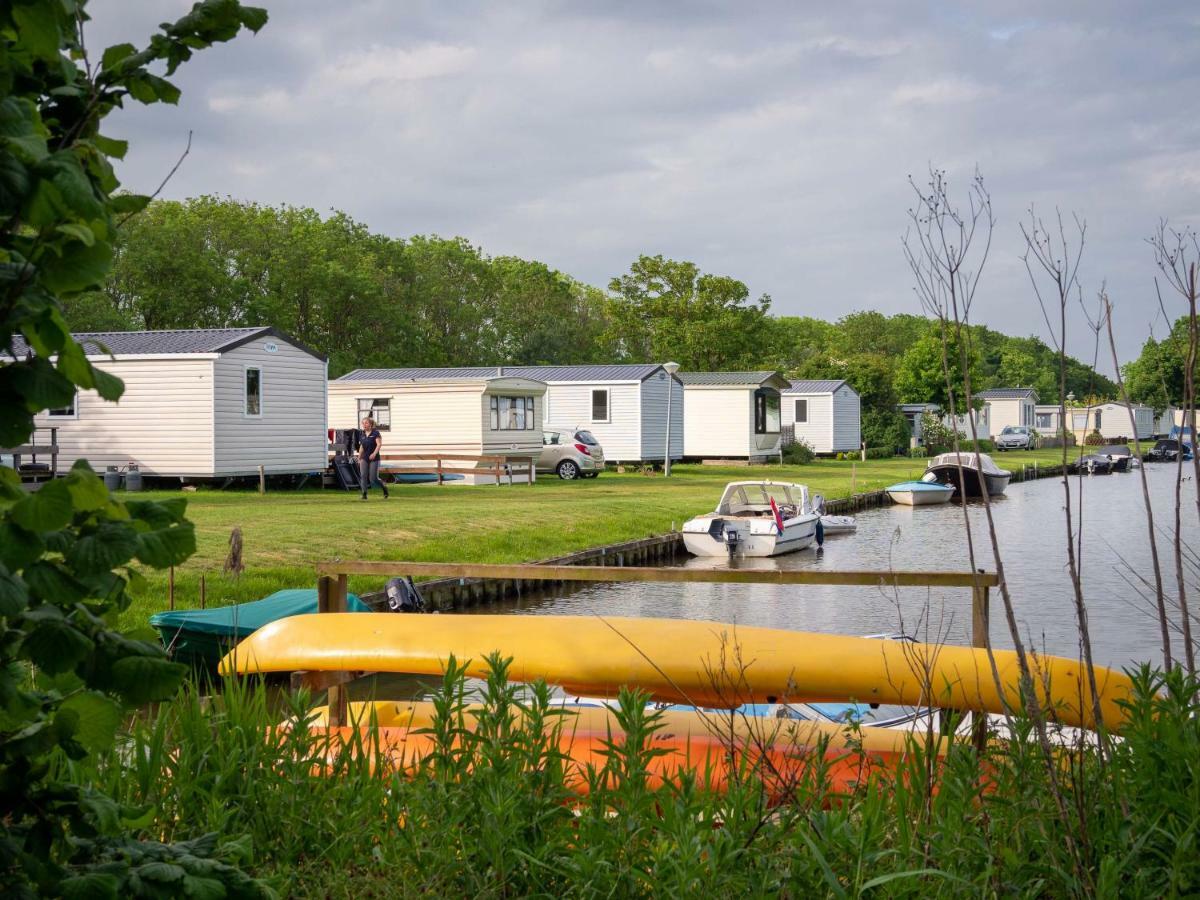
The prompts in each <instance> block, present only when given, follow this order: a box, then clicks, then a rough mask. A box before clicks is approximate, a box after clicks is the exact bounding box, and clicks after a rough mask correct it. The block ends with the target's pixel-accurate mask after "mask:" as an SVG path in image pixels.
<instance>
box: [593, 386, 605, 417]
mask: <svg viewBox="0 0 1200 900" xmlns="http://www.w3.org/2000/svg"><path fill="white" fill-rule="evenodd" d="M608 420H609V419H608V388H599V389H597V390H594V391H592V421H593V422H607V421H608Z"/></svg>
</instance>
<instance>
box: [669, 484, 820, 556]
mask: <svg viewBox="0 0 1200 900" xmlns="http://www.w3.org/2000/svg"><path fill="white" fill-rule="evenodd" d="M820 521H821V517H820V515H819V514H818V513H816V512H815V511H814V510H813V508H812V505H811V502H810V500H809V496H808V488H807V487H805V486H804V485H802V484H787V483H783V482H775V481H733V482H730V483H729V484H728V485H726V486H725V492H724V493H723V494H722V495H721V502H720V503H719V504H717V508H716V509H715V510H714V511H713V512H711V513H706V514H704V515H702V516H696V517H695V518H694V519H689V520H688V521H687V522H684V523H683V543H684V546H685V547H687V549H688V552H689V553H692V554H694V555H695V556H726V555H728V556H779V555H780V554H782V553H791V552H793V551H795V550H803V549H804V548H806V547H809V546H811V545H812V543H813V541H815V540H816V539H817V528H818V525H819V523H820Z"/></svg>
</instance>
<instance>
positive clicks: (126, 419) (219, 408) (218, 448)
mask: <svg viewBox="0 0 1200 900" xmlns="http://www.w3.org/2000/svg"><path fill="white" fill-rule="evenodd" d="M74 337H75V340H76V341H77V342H79V343H80V344H81V345H82V346H83V348H84V350H85V352H86V353H87V355H88V359H89V360H91V362H92V364H93V365H95V366H96V367H97V368H98V369H100V370H102V371H104V372H107V373H108V374H110V375H115V376H116V377H118V378H120V379H121V380H122V381H123V382H125V393H124V395H123V396H122V397H121V399H120V401H118V402H117V403H109V402H108V401H106V400H104V399H102V398H101V397H100V396H99V395H98V394H97V393H96V392H95V391H79V392H78V393H77V394H76V395H75V398H74V400H73V401H72V402H71V403H70V404H69V405H67V406H65V407H62V408H60V409H53V410H50V411H48V412H44V413H41V414H39V415H38V416H37V417H36V418H35V420H34V423H35V425H36V427H38V428H41V429H44V428H56V429H57V439H58V445H59V468H60V470H61V469H62V468H65V467H69V466H70V465H71V464H72V463H74V462H75V460H77V459H86V460H88V462H89V463H91V465H92V468H94V469H96V470H97V471H103V470H104V469H106V468H108V467H110V466H115V467H118V468H128V467H130V466H136V467H137V468H138V469H139V470H140V471H141V472H142V473H143V474H145V475H154V476H164V477H171V478H188V479H192V478H195V479H203V478H224V477H232V476H239V475H253V474H257V472H258V470H259V466H262V468H263V470H264V471H265V472H267V473H268V474H287V473H310V472H320V471H322V470H323V469H324V468H325V465H326V435H325V387H326V383H327V366H326V360H325V357H324V356H322V355H321V354H319V353H316V352H314V351H313V350H310V349H309V348H307V347H305V346H304V345H303V344H301V343H300V342H299V341H297V340H296V339H295V338H292V337H290V336H288V335H286V334H284V333H283V332H281V331H277V330H276V329H274V328H266V327H262V328H202V329H189V330H180V331H126V332H104V333H84V334H76V335H74ZM14 351H15V352H16V353H17V354H18V355H22V354H24V353H26V352H27V351H28V348H27V347H26V346H25V345H24V342H23V341H22V340H21V339H20V338H17V339H16V341H15V347H14Z"/></svg>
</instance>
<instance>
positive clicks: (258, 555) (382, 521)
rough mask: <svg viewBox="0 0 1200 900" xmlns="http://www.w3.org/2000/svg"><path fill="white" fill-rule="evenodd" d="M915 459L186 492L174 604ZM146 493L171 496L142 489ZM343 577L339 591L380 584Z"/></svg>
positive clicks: (681, 513)
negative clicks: (366, 487) (231, 558)
mask: <svg viewBox="0 0 1200 900" xmlns="http://www.w3.org/2000/svg"><path fill="white" fill-rule="evenodd" d="M1060 454H1061V451H1059V450H1040V451H1034V452H1028V453H1026V452H1014V453H1004V454H996V458H997V459H998V461H999V462H1000V464H1001V465H1003V466H1004V467H1006V468H1010V469H1020V467H1021V465H1022V464H1024V463H1032V462H1033V461H1034V460H1037V461H1039V462H1040V463H1042V464H1048V463H1055V462H1058V461H1059V460H1060V459H1061V456H1060ZM923 469H924V461H923V460H920V459H906V458H899V457H898V458H895V459H887V460H868V461H866V462H855V463H851V462H850V461H836V460H817V461H814V462H812V463H810V464H808V465H804V466H782V467H781V466H755V467H753V468H745V467H727V468H726V467H714V466H675V467H674V468H673V470H672V476H671V478H669V479H667V478H663V477H662V476H661V475H660V476H645V475H637V474H625V475H617V474H615V473H613V472H608V473H605V474H603V475H601V476H600V477H599V478H595V479H585V480H582V481H574V482H563V481H559V480H558V479H557V478H545V479H544V480H539V481H538V482H537V483H536V484H535V485H534V486H533V487H529V486H527V485H514V486H512V487H508V486H503V487H496V486H494V485H489V486H478V487H475V486H465V485H446V486H443V487H438V486H437V485H396V486H394V487H393V488H392V489H391V490H392V496H391V499H390V500H387V501H386V502H385V501H384V500H383V499H382V498H381V496H380V494H379V492H378V491H375V492H373V493H372V495H371V499H370V500H369V501H367V502H365V503H364V502H363V501H361V500H360V499H359V498H358V494H356V493H347V492H343V491H339V490H324V491H322V490H305V491H299V492H289V491H285V490H280V491H273V492H270V493H268V494H266V495H265V496H260V495H259V494H257V493H255V492H251V491H231V490H230V491H219V490H206V489H201V490H199V491H197V492H195V493H192V494H187V495H186V496H187V497H188V517H189V518H190V519H191V520H192V521H193V522H194V523H195V525H196V539H197V552H196V554H195V555H194V556H193V557H192V558H191V559H190V560H188V562H187V563H186V564H185V565H183V566H181V567H180V568H179V569H177V570H176V573H175V603H176V606H177V607H178V608H188V607H194V606H198V605H199V602H200V575H201V574H202V573H203V574H204V576H205V579H206V585H207V599H208V604H209V605H210V606H217V605H224V604H227V603H233V602H243V601H246V600H256V599H258V598H260V597H265V596H266V595H267V594H270V593H271V592H273V591H276V590H279V589H280V588H285V587H307V586H315V584H316V576H315V574H314V572H313V566H314V565H315V564H316V563H317V562H319V561H322V560H328V559H334V558H342V559H384V560H386V559H408V560H421V561H432V562H529V561H533V560H537V559H544V558H545V557H549V556H557V555H559V554H563V553H569V552H571V551H574V550H581V549H585V548H587V547H595V546H599V545H601V544H611V543H615V542H617V541H624V540H631V539H634V538H640V537H646V536H648V535H652V534H660V533H662V532H665V531H668V530H670V529H671V528H673V527H675V528H678V527H679V526H680V525H681V524H682V523H683V522H684V521H685V520H687V519H688V518H690V517H692V516H694V515H696V514H697V513H700V512H704V511H706V510H709V509H712V508H713V506H715V504H716V502H717V500H718V499H719V497H720V494H721V490H722V489H723V488H724V486H725V483H726V482H728V481H735V480H740V479H747V478H771V479H775V480H780V481H797V482H801V483H804V484H807V485H808V486H809V488H810V489H811V490H812V491H814V492H815V493H821V494H824V495H825V496H826V497H827V498H830V499H834V498H838V497H845V496H848V495H849V494H851V493H852V492H853V491H860V492H861V491H869V490H876V489H878V488H881V487H886V486H887V485H889V484H894V483H895V482H897V481H902V480H905V479H907V478H913V477H917V476H919V475H920V474H921V472H922V470H923ZM144 496H146V497H148V498H152V497H165V496H178V493H177V492H169V493H167V492H163V493H159V492H147V493H146V494H145V495H144ZM234 527H240V528H241V529H242V539H243V561H244V563H245V566H246V569H245V572H243V574H242V575H241V577H240V578H232V577H226V576H224V575H222V574H221V567H222V564H223V562H224V560H225V557H226V554H227V552H228V546H229V534H230V531H231V530H232V529H233V528H234ZM147 574H148V576H149V578H148V588H147V590H145V591H143V592H142V593H141V594H139V595H138V597H137V598H136V600H135V602H134V604H133V605H132V606H131V607H130V609H128V610H127V611H126V612H125V614H124V615H123V617H122V624H123V625H124V626H126V627H135V626H138V625H144V624H145V623H146V619H147V618H148V617H149V616H150V615H151V614H152V613H155V612H158V611H160V610H163V609H166V608H167V576H166V573H165V572H150V573H147ZM381 586H382V585H381V582H380V580H379V579H377V578H365V577H364V578H354V579H351V582H350V587H351V590H355V591H368V590H375V589H377V588H379V587H381Z"/></svg>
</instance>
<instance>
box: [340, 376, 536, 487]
mask: <svg viewBox="0 0 1200 900" xmlns="http://www.w3.org/2000/svg"><path fill="white" fill-rule="evenodd" d="M485 371H486V372H488V373H489V374H487V375H481V374H479V370H477V369H475V368H464V369H356V370H355V371H353V372H350V373H349V374H347V375H343V376H342V377H341V378H338V379H335V380H334V381H331V382H329V427H330V428H337V429H341V428H357V427H358V425H359V422H360V421H361V420H362V419H364V418H367V417H370V418H372V419H374V420H375V423H376V425H377V427H378V428H379V430H380V432H381V433H382V434H383V453H384V455H385V456H386V455H388V454H399V455H403V456H408V457H414V459H411V460H405V461H404V465H405V466H410V467H411V466H418V462H419V460H420V458H422V457H425V454H428V457H427V459H428V461H429V462H430V463H433V461H434V460H435V459H436V458H437V456H438V454H450V455H453V456H465V457H476V456H503V457H506V458H510V459H512V460H514V461H519V462H520V463H521V465H522V468H523V467H524V464H525V463H527V462H529V461H530V460H535V459H536V458H537V457H538V456H539V455H540V454H541V451H542V425H543V424H544V422H545V409H544V407H545V394H546V385H545V384H543V383H542V382H540V381H536V380H534V379H531V378H521V377H518V376H515V375H496V374H495V369H494V368H489V369H486V370H485ZM455 465H456V467H463V468H470V467H471V463H470V462H469V461H464V460H458V461H457V462H456V464H455ZM478 468H479V469H480V474H479V475H471V474H467V476H466V478H465V479H464V480H465V481H466V482H467V483H470V484H486V483H491V482H494V481H495V478H494V476H492V475H490V474H488V473H487V472H486V471H485V470H486V469H487V465H486V464H485V463H482V462H481V463H479V464H478Z"/></svg>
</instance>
